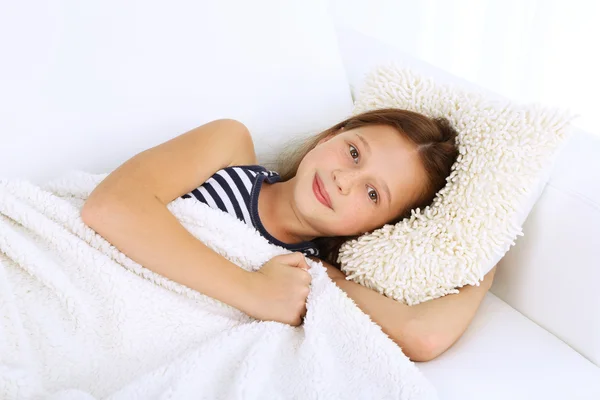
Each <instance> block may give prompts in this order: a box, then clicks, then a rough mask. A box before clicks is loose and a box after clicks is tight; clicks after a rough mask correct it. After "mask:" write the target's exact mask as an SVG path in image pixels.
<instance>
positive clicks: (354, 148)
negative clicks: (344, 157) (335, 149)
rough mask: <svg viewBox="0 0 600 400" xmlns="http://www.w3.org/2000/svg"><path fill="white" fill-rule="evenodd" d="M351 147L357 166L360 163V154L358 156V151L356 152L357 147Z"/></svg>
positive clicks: (351, 153)
mask: <svg viewBox="0 0 600 400" xmlns="http://www.w3.org/2000/svg"><path fill="white" fill-rule="evenodd" d="M349 146H350V156H351V157H352V158H353V159H354V163H355V164H357V163H358V157H359V156H360V154H358V150H356V147H354V146H352V145H349Z"/></svg>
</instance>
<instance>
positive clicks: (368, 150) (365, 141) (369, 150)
mask: <svg viewBox="0 0 600 400" xmlns="http://www.w3.org/2000/svg"><path fill="white" fill-rule="evenodd" d="M354 134H355V135H356V136H357V137H358V139H359V140H360V141H361V142H362V144H363V146H365V149H367V152H368V153H369V155H371V145H370V144H369V142H367V139H365V138H364V137H362V136H361V135H359V134H358V132H354Z"/></svg>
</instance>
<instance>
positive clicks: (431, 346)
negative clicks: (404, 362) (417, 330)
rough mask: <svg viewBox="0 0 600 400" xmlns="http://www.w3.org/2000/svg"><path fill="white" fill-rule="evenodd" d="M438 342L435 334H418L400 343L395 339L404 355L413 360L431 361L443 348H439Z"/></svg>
mask: <svg viewBox="0 0 600 400" xmlns="http://www.w3.org/2000/svg"><path fill="white" fill-rule="evenodd" d="M440 342H441V341H440V340H439V338H437V337H435V335H418V336H415V337H414V338H412V339H411V340H404V341H403V342H402V343H399V341H396V343H397V344H398V345H399V346H400V348H401V349H402V351H403V352H404V355H406V356H407V357H408V358H410V360H411V361H414V362H426V361H431V360H433V359H434V358H436V357H437V356H439V355H440V354H442V353H443V352H444V350H445V349H443V350H442V349H441V346H440Z"/></svg>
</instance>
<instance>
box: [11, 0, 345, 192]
mask: <svg viewBox="0 0 600 400" xmlns="http://www.w3.org/2000/svg"><path fill="white" fill-rule="evenodd" d="M308 27H310V29H308ZM0 43H2V46H1V47H2V49H3V62H2V63H0V87H2V90H1V91H0V150H1V151H0V174H1V175H3V176H24V177H28V178H32V179H34V180H43V179H46V178H49V177H52V176H56V175H58V174H60V173H62V172H64V171H66V170H68V169H84V170H87V171H90V172H94V173H99V172H107V171H109V170H111V169H114V168H115V167H117V166H118V165H119V164H120V163H122V162H123V161H125V160H126V159H128V158H130V157H131V156H133V155H134V154H135V153H137V152H139V151H141V150H144V149H146V148H149V147H151V146H154V145H157V144H159V143H161V142H164V141H166V140H168V139H170V138H172V137H174V136H176V135H178V134H180V133H183V132H185V131H187V130H189V129H191V128H194V127H196V126H198V125H201V124H203V123H205V122H208V121H209V120H212V119H216V118H224V117H227V118H236V119H239V120H241V121H243V122H244V123H246V124H247V125H248V127H249V128H250V129H251V132H253V134H254V135H256V138H257V146H256V148H257V152H258V154H259V161H265V160H268V159H269V158H272V156H273V154H274V153H276V152H277V150H278V148H279V146H280V144H281V143H282V142H284V141H286V140H287V139H288V138H289V136H290V135H292V134H295V133H304V132H310V131H314V130H319V129H322V128H325V127H328V126H329V125H332V124H333V123H335V122H337V121H338V120H341V119H343V118H345V117H347V116H348V115H349V114H350V111H351V107H352V102H351V97H350V93H349V89H348V85H347V79H346V76H345V73H344V69H343V65H342V61H341V59H340V56H339V52H338V48H337V42H336V36H335V31H334V28H333V26H332V24H331V22H330V19H329V15H328V11H327V5H326V4H324V3H323V2H320V1H318V0H309V1H304V2H301V3H300V2H279V1H276V0H261V1H258V2H240V1H234V0H225V1H219V2H197V1H192V0H176V1H172V2H168V3H167V2H162V1H156V0H152V1H144V2H121V1H117V0H108V1H102V2H85V3H78V2H73V1H67V0H58V1H56V2H52V3H44V2H42V3H40V4H37V5H36V7H33V8H32V7H30V5H29V3H28V2H24V3H19V2H16V3H14V4H11V6H10V7H8V8H7V9H6V8H5V9H3V12H2V13H0Z"/></svg>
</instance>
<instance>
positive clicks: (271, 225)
mask: <svg viewBox="0 0 600 400" xmlns="http://www.w3.org/2000/svg"><path fill="white" fill-rule="evenodd" d="M293 189H294V178H292V179H290V180H289V181H286V182H277V183H273V184H270V183H266V182H263V185H262V187H261V189H260V192H259V194H258V214H259V216H260V220H261V222H262V224H263V226H264V227H265V229H266V230H267V232H269V233H270V234H271V236H273V237H275V238H277V239H278V240H280V241H282V242H284V243H288V244H294V243H301V242H304V241H308V240H312V239H314V238H315V236H316V235H315V233H314V232H311V229H310V228H309V227H307V226H305V224H304V223H303V222H302V221H301V220H300V218H299V217H298V214H297V212H296V209H295V205H294V198H293Z"/></svg>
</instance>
